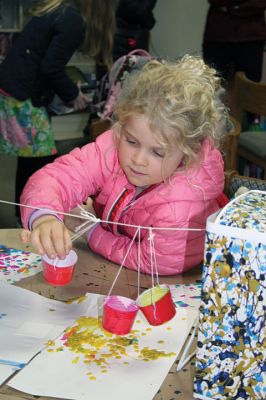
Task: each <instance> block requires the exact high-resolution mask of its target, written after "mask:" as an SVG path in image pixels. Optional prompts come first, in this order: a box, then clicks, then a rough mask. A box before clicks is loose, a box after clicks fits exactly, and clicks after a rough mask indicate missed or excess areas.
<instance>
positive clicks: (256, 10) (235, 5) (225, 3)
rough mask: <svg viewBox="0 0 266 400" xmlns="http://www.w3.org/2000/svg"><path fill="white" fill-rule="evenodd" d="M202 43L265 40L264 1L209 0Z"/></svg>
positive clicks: (265, 0) (265, 7)
mask: <svg viewBox="0 0 266 400" xmlns="http://www.w3.org/2000/svg"><path fill="white" fill-rule="evenodd" d="M209 3H210V8H209V11H208V14H207V20H206V26H205V32H204V42H205V43H206V42H227V43H236V42H247V41H248V42H249V41H253V40H265V39H266V28H265V16H264V11H265V9H266V0H209Z"/></svg>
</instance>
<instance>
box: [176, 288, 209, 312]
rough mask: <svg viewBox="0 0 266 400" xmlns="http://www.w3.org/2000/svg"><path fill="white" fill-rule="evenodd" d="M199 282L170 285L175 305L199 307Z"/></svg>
mask: <svg viewBox="0 0 266 400" xmlns="http://www.w3.org/2000/svg"><path fill="white" fill-rule="evenodd" d="M201 286H202V285H201V283H195V284H190V283H189V284H178V285H170V289H171V293H172V297H173V300H174V303H175V305H176V306H177V307H181V308H187V307H188V308H194V309H196V310H198V309H199V306H200V299H201Z"/></svg>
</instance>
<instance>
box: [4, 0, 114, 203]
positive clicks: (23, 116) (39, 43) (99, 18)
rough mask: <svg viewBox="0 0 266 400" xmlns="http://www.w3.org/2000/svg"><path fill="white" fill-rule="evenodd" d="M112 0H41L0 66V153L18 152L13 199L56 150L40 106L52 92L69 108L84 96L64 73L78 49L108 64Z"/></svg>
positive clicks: (83, 103)
mask: <svg viewBox="0 0 266 400" xmlns="http://www.w3.org/2000/svg"><path fill="white" fill-rule="evenodd" d="M116 2H117V0H108V1H106V0H43V1H38V2H35V3H37V4H36V5H35V7H33V8H32V10H31V14H32V16H33V17H32V18H31V20H30V21H29V23H28V24H27V25H26V26H25V28H24V30H23V32H22V33H21V34H20V35H19V36H18V38H17V39H16V40H15V41H14V44H13V46H12V49H11V50H10V52H9V54H8V55H7V57H6V59H5V60H4V61H3V63H2V64H1V65H0V154H7V155H13V156H18V165H17V177H16V201H18V200H19V196H20V194H21V191H22V188H23V186H24V185H25V183H26V181H27V179H28V178H29V176H30V175H32V173H33V172H35V171H36V170H37V169H38V168H40V167H41V166H43V165H45V164H46V163H47V162H50V161H52V160H53V159H54V158H55V157H54V154H56V147H55V142H54V137H53V133H52V129H51V123H50V120H49V117H48V114H47V111H46V108H45V106H47V105H48V104H49V102H51V100H52V98H53V96H54V94H55V93H56V94H57V95H58V96H59V97H60V98H61V99H62V100H63V101H64V102H65V103H67V104H69V105H72V106H73V107H74V109H75V110H80V109H83V108H85V107H86V105H87V98H86V96H85V95H84V94H83V93H82V92H81V90H80V89H79V87H78V86H77V85H76V84H75V83H74V82H72V80H71V79H70V78H69V77H68V75H67V74H66V71H65V66H66V64H67V62H68V61H69V59H70V57H71V56H72V54H73V53H74V51H75V50H77V49H78V48H79V49H80V50H81V51H82V52H83V53H85V54H87V55H90V56H92V57H94V58H96V60H99V59H102V60H103V62H104V63H105V64H106V65H107V66H110V65H111V63H112V39H113V32H114V27H115V10H116Z"/></svg>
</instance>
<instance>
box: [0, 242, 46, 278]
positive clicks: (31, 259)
mask: <svg viewBox="0 0 266 400" xmlns="http://www.w3.org/2000/svg"><path fill="white" fill-rule="evenodd" d="M41 270H42V261H41V257H40V256H39V255H37V254H34V253H31V252H29V251H23V250H16V249H12V248H10V247H7V246H4V245H2V244H0V284H1V282H7V283H15V282H18V281H20V280H21V279H23V278H28V277H29V276H32V275H35V274H37V273H38V272H40V271H41Z"/></svg>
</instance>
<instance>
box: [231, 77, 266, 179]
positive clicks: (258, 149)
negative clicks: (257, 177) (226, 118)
mask: <svg viewBox="0 0 266 400" xmlns="http://www.w3.org/2000/svg"><path fill="white" fill-rule="evenodd" d="M234 96H235V102H236V104H235V115H234V116H235V118H236V119H237V120H238V122H239V123H240V124H241V125H242V121H243V113H244V111H248V112H250V113H254V114H259V115H261V116H266V84H264V83H258V82H253V81H251V80H249V79H247V77H246V76H245V74H244V72H237V73H236V75H235V82H234ZM237 156H238V157H243V158H244V159H245V160H248V161H249V162H251V163H254V164H256V165H258V166H259V167H261V168H263V170H264V172H263V174H264V175H263V178H264V179H266V131H263V132H254V131H245V132H243V131H242V132H241V133H240V135H239V138H238V145H237Z"/></svg>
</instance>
